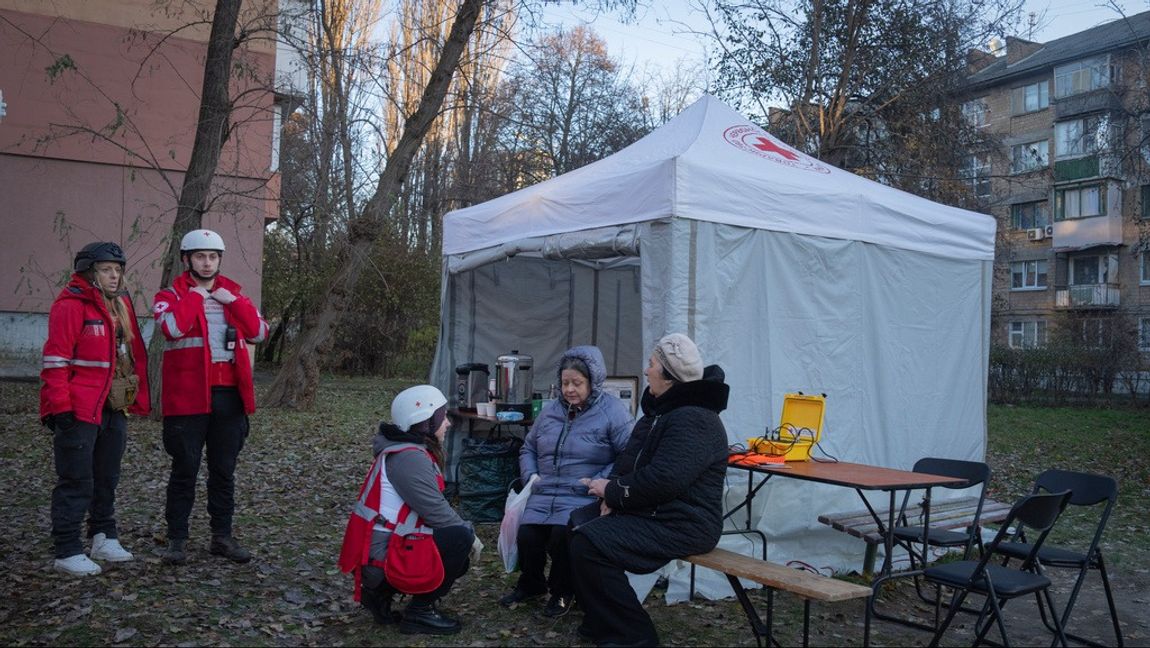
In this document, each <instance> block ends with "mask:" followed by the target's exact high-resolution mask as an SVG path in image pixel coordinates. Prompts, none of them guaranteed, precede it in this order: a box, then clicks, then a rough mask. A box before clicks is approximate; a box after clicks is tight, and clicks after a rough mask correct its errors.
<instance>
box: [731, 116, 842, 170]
mask: <svg viewBox="0 0 1150 648" xmlns="http://www.w3.org/2000/svg"><path fill="white" fill-rule="evenodd" d="M723 139H724V140H726V142H727V143H728V144H730V145H731V146H734V147H735V148H737V149H739V150H740V151H743V152H744V153H750V154H751V155H754V156H756V157H759V158H762V159H764V160H767V161H769V162H773V163H775V164H781V165H783V166H787V167H791V168H793V169H800V170H803V171H814V172H815V173H824V174H825V173H830V172H831V169H830V167H828V166H827V165H825V164H823V163H822V162H819V161H818V160H815V159H813V158H808V157H806V156H805V155H800V154H799V153H797V152H796V151H794V150H793V149H790V148H788V147H787V146H786V145H785V144H780V143H778V142H776V141H775V140H773V139H771V137H770V136H769V135H767V133H766V132H765V131H763V129H761V128H759V127H758V126H755V125H754V124H737V125H735V126H731V127H729V128H727V129H726V130H724V131H723Z"/></svg>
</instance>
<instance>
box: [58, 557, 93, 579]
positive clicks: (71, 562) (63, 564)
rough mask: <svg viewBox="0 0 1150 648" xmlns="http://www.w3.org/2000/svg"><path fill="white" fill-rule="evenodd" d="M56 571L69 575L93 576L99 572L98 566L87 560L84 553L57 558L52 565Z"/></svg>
mask: <svg viewBox="0 0 1150 648" xmlns="http://www.w3.org/2000/svg"><path fill="white" fill-rule="evenodd" d="M54 567H55V568H56V571H58V572H63V573H65V574H68V575H69V576H95V575H96V574H99V573H100V566H99V565H97V564H96V563H94V562H92V561H91V560H88V557H87V556H85V555H84V554H76V555H75V556H68V557H67V558H57V559H56V563H55V565H54Z"/></svg>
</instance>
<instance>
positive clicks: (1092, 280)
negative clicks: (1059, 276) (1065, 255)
mask: <svg viewBox="0 0 1150 648" xmlns="http://www.w3.org/2000/svg"><path fill="white" fill-rule="evenodd" d="M1117 263H1118V261H1117V258H1113V255H1105V256H1081V257H1074V258H1073V259H1071V260H1070V285H1072V286H1090V285H1097V284H1104V283H1106V282H1108V281H1109V280H1110V266H1111V265H1114V266H1117Z"/></svg>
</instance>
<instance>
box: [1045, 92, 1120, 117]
mask: <svg viewBox="0 0 1150 648" xmlns="http://www.w3.org/2000/svg"><path fill="white" fill-rule="evenodd" d="M1122 90H1123V88H1121V87H1119V86H1108V87H1105V88H1099V89H1097V90H1091V91H1090V92H1080V93H1078V94H1072V95H1070V96H1068V97H1051V101H1050V105H1051V106H1053V107H1054V118H1055V119H1067V118H1069V117H1075V116H1078V115H1084V114H1087V113H1093V112H1100V111H1119V110H1121V109H1122V98H1121V97H1119V96H1118V93H1119V92H1121V91H1122Z"/></svg>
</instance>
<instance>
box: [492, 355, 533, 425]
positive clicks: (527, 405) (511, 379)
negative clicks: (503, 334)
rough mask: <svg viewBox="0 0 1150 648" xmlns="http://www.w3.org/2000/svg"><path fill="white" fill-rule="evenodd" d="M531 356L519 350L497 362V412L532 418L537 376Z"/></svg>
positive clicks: (500, 358) (497, 359)
mask: <svg viewBox="0 0 1150 648" xmlns="http://www.w3.org/2000/svg"><path fill="white" fill-rule="evenodd" d="M533 366H534V362H533V361H532V358H531V356H529V355H526V354H521V353H519V350H518V349H515V350H513V351H512V352H511V353H508V354H506V355H501V356H499V357H498V358H496V360H495V411H496V412H508V411H515V412H520V413H522V414H523V416H524V418H530V417H531V395H532V393H534V391H535V387H534V384H535V374H534V370H533V369H532V367H533Z"/></svg>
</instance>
